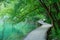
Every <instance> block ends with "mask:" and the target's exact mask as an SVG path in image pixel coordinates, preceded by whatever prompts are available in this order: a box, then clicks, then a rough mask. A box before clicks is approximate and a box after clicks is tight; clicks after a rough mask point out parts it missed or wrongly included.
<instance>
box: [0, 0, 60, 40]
mask: <svg viewBox="0 0 60 40" xmlns="http://www.w3.org/2000/svg"><path fill="white" fill-rule="evenodd" d="M38 20H44V22H46V23H50V24H52V27H51V28H50V29H49V32H48V40H60V0H0V40H23V39H24V38H25V37H26V35H28V33H30V32H31V31H32V30H34V29H36V28H38V26H41V25H40V24H39V23H38V22H37V21H38Z"/></svg>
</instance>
